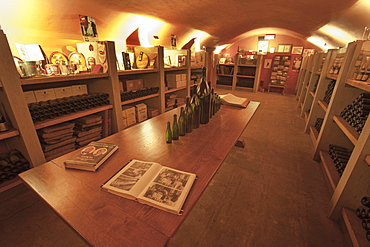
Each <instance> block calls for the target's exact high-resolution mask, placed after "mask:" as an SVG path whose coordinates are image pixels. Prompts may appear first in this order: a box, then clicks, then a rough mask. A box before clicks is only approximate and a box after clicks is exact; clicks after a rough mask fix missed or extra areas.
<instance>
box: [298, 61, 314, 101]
mask: <svg viewBox="0 0 370 247" xmlns="http://www.w3.org/2000/svg"><path fill="white" fill-rule="evenodd" d="M310 59H311V56H305V57H303V59H302V65H301V68H300V71H299V75H298V78H297V84H296V100H297V101H300V96H301V93H302V89H303V85H304V80H305V78H306V74H307V73H308V72H309V69H308V67H309V66H308V62H309V60H310ZM299 106H300V105H299V104H298V107H299Z"/></svg>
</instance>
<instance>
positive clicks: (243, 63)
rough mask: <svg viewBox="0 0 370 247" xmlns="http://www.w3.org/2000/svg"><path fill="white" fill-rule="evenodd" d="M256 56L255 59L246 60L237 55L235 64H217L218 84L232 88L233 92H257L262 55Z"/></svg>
mask: <svg viewBox="0 0 370 247" xmlns="http://www.w3.org/2000/svg"><path fill="white" fill-rule="evenodd" d="M247 56H249V55H247ZM254 56H255V58H254V59H246V58H243V57H241V56H240V55H239V54H238V53H237V54H236V55H235V57H234V62H233V63H226V64H220V63H217V64H216V77H217V81H216V84H217V85H220V86H228V87H231V89H232V90H235V89H236V88H238V89H248V90H252V91H253V92H257V90H258V83H259V81H260V79H259V78H260V74H261V61H262V55H254Z"/></svg>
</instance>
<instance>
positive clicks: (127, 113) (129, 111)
mask: <svg viewBox="0 0 370 247" xmlns="http://www.w3.org/2000/svg"><path fill="white" fill-rule="evenodd" d="M122 117H123V127H124V128H127V127H128V126H131V125H133V124H135V123H136V110H135V107H133V106H123V107H122Z"/></svg>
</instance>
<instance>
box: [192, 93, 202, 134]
mask: <svg viewBox="0 0 370 247" xmlns="http://www.w3.org/2000/svg"><path fill="white" fill-rule="evenodd" d="M190 104H191V108H192V109H193V129H197V128H199V125H200V109H199V107H200V106H199V98H198V95H197V92H196V87H193V94H192V96H191V99H190Z"/></svg>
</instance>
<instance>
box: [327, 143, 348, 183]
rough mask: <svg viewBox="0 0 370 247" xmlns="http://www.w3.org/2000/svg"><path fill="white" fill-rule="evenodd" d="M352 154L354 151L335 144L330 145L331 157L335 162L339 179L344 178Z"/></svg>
mask: <svg viewBox="0 0 370 247" xmlns="http://www.w3.org/2000/svg"><path fill="white" fill-rule="evenodd" d="M351 154H352V150H349V149H348V148H345V147H342V146H338V145H334V144H330V145H329V155H330V157H331V158H332V160H333V162H334V165H335V168H336V170H337V172H338V175H339V177H341V176H342V174H343V172H344V169H345V168H346V166H347V163H348V160H349V158H350V157H351Z"/></svg>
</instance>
